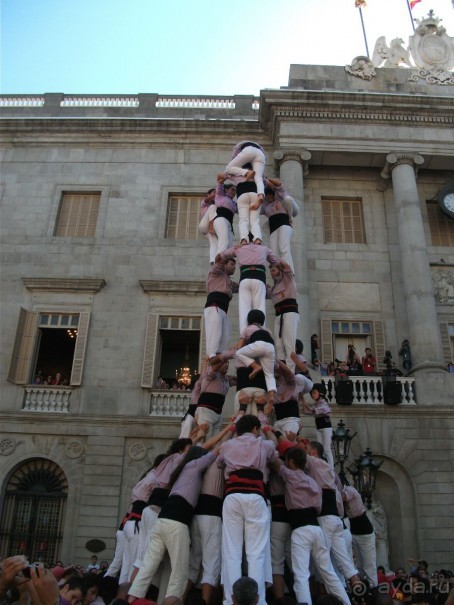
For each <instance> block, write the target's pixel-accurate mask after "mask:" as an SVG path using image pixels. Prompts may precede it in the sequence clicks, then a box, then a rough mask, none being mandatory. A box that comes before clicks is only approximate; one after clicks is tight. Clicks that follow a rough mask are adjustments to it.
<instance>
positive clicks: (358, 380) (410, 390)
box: [322, 376, 416, 405]
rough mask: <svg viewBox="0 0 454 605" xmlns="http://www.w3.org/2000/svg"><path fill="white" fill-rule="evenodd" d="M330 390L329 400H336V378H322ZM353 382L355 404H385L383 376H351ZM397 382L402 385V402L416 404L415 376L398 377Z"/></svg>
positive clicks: (331, 401)
mask: <svg viewBox="0 0 454 605" xmlns="http://www.w3.org/2000/svg"><path fill="white" fill-rule="evenodd" d="M322 380H323V383H324V385H325V386H326V389H327V391H328V394H327V400H328V401H329V402H330V403H335V402H336V393H335V380H334V378H327V377H323V378H322ZM349 380H351V381H352V382H353V402H352V403H353V404H359V403H360V404H367V405H375V404H383V403H384V382H383V377H382V376H349ZM396 382H397V383H398V384H400V385H401V391H400V392H401V396H402V404H407V405H415V404H416V397H415V391H414V384H415V379H414V378H405V377H400V376H397V377H396Z"/></svg>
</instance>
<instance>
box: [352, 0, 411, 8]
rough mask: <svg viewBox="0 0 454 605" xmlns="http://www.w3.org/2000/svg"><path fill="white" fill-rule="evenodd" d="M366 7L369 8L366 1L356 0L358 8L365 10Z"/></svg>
mask: <svg viewBox="0 0 454 605" xmlns="http://www.w3.org/2000/svg"><path fill="white" fill-rule="evenodd" d="M416 1H417V2H421V0H416ZM364 6H367V4H366V0H355V7H356V8H363V7H364Z"/></svg>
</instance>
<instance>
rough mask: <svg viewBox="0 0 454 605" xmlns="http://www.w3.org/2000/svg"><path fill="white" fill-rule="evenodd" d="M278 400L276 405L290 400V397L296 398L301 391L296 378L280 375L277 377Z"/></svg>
mask: <svg viewBox="0 0 454 605" xmlns="http://www.w3.org/2000/svg"><path fill="white" fill-rule="evenodd" d="M276 387H277V391H276V402H275V405H279V402H285V401H290V399H296V401H298V396H299V394H300V391H301V387H300V386H299V385H298V384H297V383H296V380H295V378H290V379H287V378H284V376H280V375H278V376H277V378H276Z"/></svg>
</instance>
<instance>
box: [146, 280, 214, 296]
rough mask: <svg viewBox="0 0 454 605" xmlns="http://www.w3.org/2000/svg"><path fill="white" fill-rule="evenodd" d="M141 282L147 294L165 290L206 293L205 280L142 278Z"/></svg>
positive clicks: (182, 292)
mask: <svg viewBox="0 0 454 605" xmlns="http://www.w3.org/2000/svg"><path fill="white" fill-rule="evenodd" d="M139 284H140V286H141V288H142V290H143V291H144V292H145V293H146V294H150V293H153V292H158V293H161V292H165V293H167V294H205V282H203V281H186V280H185V281H163V280H161V279H159V280H154V279H140V280H139Z"/></svg>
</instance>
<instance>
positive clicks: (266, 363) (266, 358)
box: [235, 340, 276, 392]
mask: <svg viewBox="0 0 454 605" xmlns="http://www.w3.org/2000/svg"><path fill="white" fill-rule="evenodd" d="M235 357H236V358H237V359H238V361H240V362H241V363H242V364H243V365H244V366H246V367H249V366H250V365H251V363H253V362H254V361H256V360H257V359H258V360H259V361H260V365H261V366H262V369H263V373H264V374H265V382H266V389H267V391H268V392H269V391H275V390H276V379H275V378H274V360H275V352H274V345H272V344H271V343H270V342H265V341H263V340H257V341H256V342H251V343H249V344H248V345H246V346H244V347H241V349H238V351H236V352H235Z"/></svg>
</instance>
